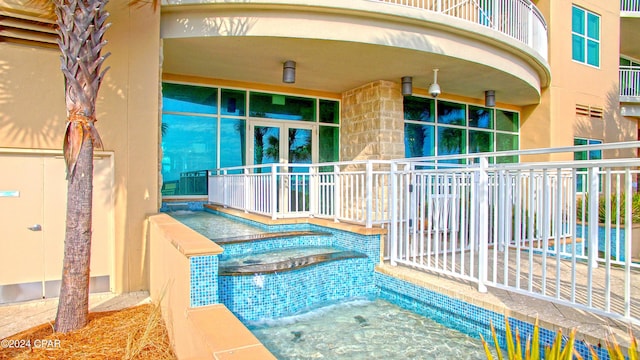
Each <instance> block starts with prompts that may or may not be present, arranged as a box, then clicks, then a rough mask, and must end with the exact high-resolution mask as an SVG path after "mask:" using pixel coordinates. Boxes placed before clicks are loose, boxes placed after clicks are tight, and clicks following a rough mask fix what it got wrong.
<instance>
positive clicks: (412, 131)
mask: <svg viewBox="0 0 640 360" xmlns="http://www.w3.org/2000/svg"><path fill="white" fill-rule="evenodd" d="M404 119H405V122H404V148H405V156H406V157H426V156H439V155H455V154H474V153H482V152H493V151H502V150H518V148H519V139H520V136H519V131H520V114H518V113H517V112H513V111H507V110H502V109H494V108H486V107H482V106H477V105H468V104H464V103H456V102H452V101H441V100H435V99H431V98H423V97H418V96H405V98H404ZM489 161H490V162H492V163H493V162H517V161H518V156H498V157H496V158H490V159H489ZM456 162H457V160H456ZM460 162H463V161H460Z"/></svg>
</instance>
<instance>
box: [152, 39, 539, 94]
mask: <svg viewBox="0 0 640 360" xmlns="http://www.w3.org/2000/svg"><path fill="white" fill-rule="evenodd" d="M163 48H164V59H163V65H162V68H163V72H164V73H168V74H176V75H190V76H200V77H205V78H213V79H226V80H234V81H246V82H253V83H261V84H268V85H277V86H288V87H292V88H299V89H307V90H316V91H325V92H332V93H337V94H340V93H342V92H344V91H346V90H349V89H353V88H355V87H358V86H361V85H364V84H367V83H369V82H372V81H376V80H389V81H395V82H398V83H399V82H400V78H401V77H402V76H413V86H414V89H416V88H422V89H425V90H426V89H427V88H428V87H429V85H430V84H431V83H432V82H433V69H434V68H438V69H440V71H439V72H438V83H439V84H440V86H441V88H442V91H443V93H448V94H455V95H460V96H468V97H472V98H480V99H482V98H483V97H484V91H485V90H490V89H492V90H495V91H496V98H497V101H498V102H504V103H509V104H514V105H529V104H535V103H538V101H539V94H538V93H537V91H536V90H535V89H533V88H532V87H531V86H529V85H527V84H525V82H524V81H522V80H520V79H518V78H516V77H514V76H512V75H511V74H509V73H506V72H503V71H498V70H495V69H493V68H490V67H488V66H485V65H482V64H477V63H473V62H469V61H464V60H460V59H457V58H453V57H448V56H443V55H440V54H435V53H428V52H424V51H416V50H409V49H403V48H397V47H391V46H384V45H372V44H363V43H356V42H343V41H328V40H317V39H293V38H276V37H257V36H252V37H229V36H227V37H216V36H213V37H189V38H170V39H164V40H163ZM286 60H294V61H296V63H297V68H296V83H295V84H284V83H282V63H283V62H284V61H286Z"/></svg>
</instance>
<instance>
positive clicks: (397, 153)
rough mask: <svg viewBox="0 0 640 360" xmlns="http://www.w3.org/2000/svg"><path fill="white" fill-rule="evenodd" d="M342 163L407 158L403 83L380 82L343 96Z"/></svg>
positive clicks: (350, 91) (348, 92) (353, 90)
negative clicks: (401, 85)
mask: <svg viewBox="0 0 640 360" xmlns="http://www.w3.org/2000/svg"><path fill="white" fill-rule="evenodd" d="M340 122H341V127H340V160H341V161H349V160H370V159H379V160H388V159H398V158H403V157H405V155H404V116H403V111H402V93H401V91H400V84H399V83H394V82H391V81H385V80H378V81H374V82H372V83H369V84H366V85H363V86H361V87H358V88H355V89H352V90H349V91H346V92H345V93H343V94H342V118H341V121H340Z"/></svg>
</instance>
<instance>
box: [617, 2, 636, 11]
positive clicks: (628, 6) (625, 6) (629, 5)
mask: <svg viewBox="0 0 640 360" xmlns="http://www.w3.org/2000/svg"><path fill="white" fill-rule="evenodd" d="M620 11H621V12H622V13H640V0H620Z"/></svg>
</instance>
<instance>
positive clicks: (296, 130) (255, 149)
mask: <svg viewBox="0 0 640 360" xmlns="http://www.w3.org/2000/svg"><path fill="white" fill-rule="evenodd" d="M249 138H250V139H252V140H251V141H249V146H250V148H249V149H248V154H249V159H248V163H249V164H253V165H266V164H292V165H291V166H280V167H278V168H277V171H278V172H279V173H283V175H281V176H278V177H277V181H276V187H277V190H276V191H275V192H273V191H271V193H275V194H276V199H275V201H276V211H277V212H279V213H281V214H282V215H285V216H286V215H287V214H291V215H292V216H299V215H301V213H305V212H309V209H310V199H309V187H310V186H311V184H310V180H311V178H310V176H309V167H306V166H299V164H311V163H314V162H317V159H318V147H317V139H318V136H317V127H315V126H314V125H307V124H298V123H295V124H292V123H287V122H275V121H274V122H271V121H262V120H255V121H250V122H249ZM293 164H296V165H293ZM271 171H272V168H271V167H267V166H261V167H257V168H255V169H254V173H267V172H271ZM284 173H286V175H285V174H284ZM269 186H271V185H269ZM263 191H264V190H263ZM263 201H268V200H266V199H264V200H263ZM263 205H264V204H263Z"/></svg>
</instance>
